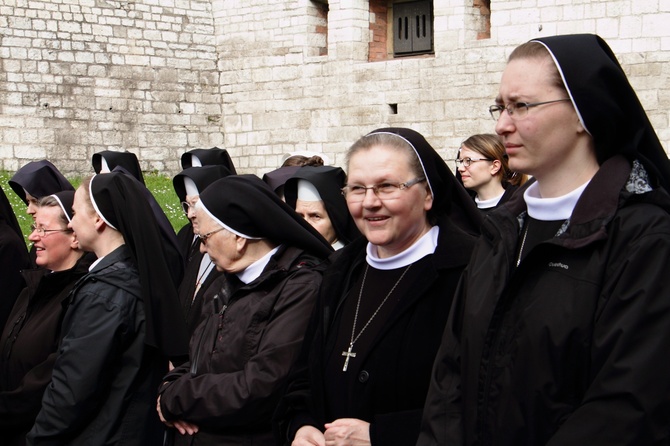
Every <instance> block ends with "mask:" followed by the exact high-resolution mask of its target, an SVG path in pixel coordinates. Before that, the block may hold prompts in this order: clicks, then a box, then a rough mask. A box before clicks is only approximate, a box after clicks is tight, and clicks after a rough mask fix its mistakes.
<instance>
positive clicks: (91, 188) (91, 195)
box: [88, 175, 118, 231]
mask: <svg viewBox="0 0 670 446" xmlns="http://www.w3.org/2000/svg"><path fill="white" fill-rule="evenodd" d="M96 176H97V175H93V176H92V177H91V182H90V183H88V195H89V196H90V197H91V203H92V204H93V209H95V212H96V214H98V215H99V216H100V218H102V221H104V222H105V223H106V224H107V226H109V227H110V228H112V229H114V230H117V231H118V229H116V226H114V225H113V224H111V223H110V222H109V220H107V219H106V218H105V216H104V215H102V212H100V209H99V208H98V204H97V203H96V202H95V198H94V197H93V180H94V179H95V177H96Z"/></svg>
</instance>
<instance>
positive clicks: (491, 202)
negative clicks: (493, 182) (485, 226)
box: [475, 191, 505, 209]
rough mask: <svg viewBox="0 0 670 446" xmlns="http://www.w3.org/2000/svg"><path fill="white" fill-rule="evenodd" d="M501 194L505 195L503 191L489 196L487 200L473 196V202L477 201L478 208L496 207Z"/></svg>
mask: <svg viewBox="0 0 670 446" xmlns="http://www.w3.org/2000/svg"><path fill="white" fill-rule="evenodd" d="M503 195H505V191H503V193H502V194H500V195H498V196H497V197H493V198H489V199H488V200H480V199H479V197H475V203H477V208H478V209H488V208H493V207H496V205H497V204H498V202H499V201H500V199H501V198H502V196H503Z"/></svg>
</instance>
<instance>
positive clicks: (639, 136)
mask: <svg viewBox="0 0 670 446" xmlns="http://www.w3.org/2000/svg"><path fill="white" fill-rule="evenodd" d="M534 41H536V42H539V43H541V44H542V45H544V46H545V47H546V48H547V50H549V52H550V54H551V55H552V57H553V59H554V61H555V63H556V66H557V68H558V70H559V72H560V73H561V76H562V78H563V82H564V84H565V87H566V89H567V90H568V94H569V95H570V99H571V100H572V103H573V105H574V107H575V110H577V114H578V115H579V118H580V120H581V121H582V124H583V126H584V128H585V129H586V130H587V131H588V132H589V134H590V135H591V136H592V137H593V141H594V143H595V147H596V156H597V158H598V162H599V163H600V164H602V163H603V162H605V160H607V159H608V158H611V157H612V156H614V155H617V154H621V155H623V156H625V157H626V158H627V159H628V160H629V161H632V160H634V159H638V160H639V161H640V162H641V163H642V165H643V166H644V168H645V169H646V170H647V172H648V173H650V174H651V175H652V180H653V181H654V182H658V183H659V184H660V185H661V186H662V187H663V188H664V189H665V190H666V191H668V190H670V189H669V187H670V161H668V156H667V154H666V152H665V150H664V149H663V146H662V145H661V142H660V141H659V139H658V136H657V135H656V132H655V131H654V128H653V127H652V125H651V123H650V122H649V118H648V117H647V113H646V112H645V111H644V108H642V105H641V104H640V100H639V99H638V97H637V94H636V93H635V90H633V88H632V87H631V85H630V83H629V82H628V78H627V77H626V74H625V73H624V71H623V69H622V68H621V65H619V62H618V60H617V58H616V56H615V55H614V53H613V52H612V50H611V49H610V48H609V46H608V45H607V43H606V42H605V41H604V40H603V39H602V38H600V37H599V36H597V35H594V34H574V35H565V36H552V37H542V38H539V39H535V40H534ZM587 61H588V62H587Z"/></svg>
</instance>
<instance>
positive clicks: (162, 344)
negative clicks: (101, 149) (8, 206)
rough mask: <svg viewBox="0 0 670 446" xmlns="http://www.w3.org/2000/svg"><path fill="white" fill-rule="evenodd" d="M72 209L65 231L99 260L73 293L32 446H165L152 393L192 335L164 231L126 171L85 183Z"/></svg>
mask: <svg viewBox="0 0 670 446" xmlns="http://www.w3.org/2000/svg"><path fill="white" fill-rule="evenodd" d="M72 208H73V214H74V215H73V217H72V221H70V223H69V224H68V228H70V229H72V230H73V231H74V233H75V235H76V237H77V241H78V243H79V246H80V248H81V249H82V250H85V251H88V252H93V253H95V255H96V256H97V258H98V259H97V260H96V262H95V263H93V264H92V265H91V267H90V269H89V271H88V273H87V274H86V275H85V276H83V277H82V278H81V279H80V280H79V281H78V282H77V283H76V285H75V287H74V288H73V290H72V292H71V293H70V296H69V299H68V301H67V310H66V313H65V317H64V319H63V323H62V329H61V330H62V331H61V332H62V340H61V342H60V345H59V350H58V352H59V354H58V357H57V358H56V362H55V364H54V367H53V373H52V376H51V383H50V384H49V385H48V386H47V388H46V391H45V392H44V396H43V398H42V408H41V410H40V412H39V413H38V415H37V419H36V421H35V424H34V426H33V427H32V429H31V431H30V432H29V434H28V436H27V439H28V443H29V444H32V445H41V444H124V445H138V446H139V445H149V444H159V442H160V441H161V440H162V437H163V432H162V431H163V430H162V427H161V424H160V421H159V420H158V417H157V416H156V413H155V411H154V410H153V408H154V404H155V400H156V389H157V387H158V384H159V383H160V379H161V377H162V376H163V375H164V374H165V372H166V371H167V370H168V359H171V360H173V361H175V360H177V359H179V360H182V358H183V357H184V356H185V355H186V352H187V342H188V336H187V334H186V324H185V322H184V319H183V317H182V315H181V311H180V309H179V301H178V298H177V290H176V287H175V286H174V285H173V283H172V281H171V280H166V277H168V276H169V267H168V264H167V262H166V260H165V258H166V251H165V249H164V246H163V242H162V239H161V237H160V235H159V232H160V231H159V230H158V224H157V222H156V220H155V218H154V215H153V213H152V211H151V209H150V208H149V206H148V204H147V202H146V200H144V199H143V198H142V192H141V189H140V185H139V182H138V181H136V180H135V179H132V178H131V177H130V176H128V175H126V174H123V173H120V172H112V173H105V174H98V175H95V176H93V177H91V178H88V179H85V180H84V181H83V182H82V184H81V185H80V186H79V188H78V189H77V191H76V193H75V197H74V203H73V206H72Z"/></svg>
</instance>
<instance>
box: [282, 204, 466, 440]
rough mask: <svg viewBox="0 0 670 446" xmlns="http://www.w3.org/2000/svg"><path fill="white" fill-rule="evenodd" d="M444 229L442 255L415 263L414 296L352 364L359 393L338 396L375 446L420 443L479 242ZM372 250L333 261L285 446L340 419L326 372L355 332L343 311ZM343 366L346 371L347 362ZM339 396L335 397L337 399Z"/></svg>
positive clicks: (292, 392) (286, 411) (360, 245)
mask: <svg viewBox="0 0 670 446" xmlns="http://www.w3.org/2000/svg"><path fill="white" fill-rule="evenodd" d="M438 226H439V228H440V232H439V236H438V242H437V248H436V250H435V253H434V254H432V255H429V256H427V257H426V258H424V259H422V260H420V261H419V262H417V264H416V265H414V266H418V265H421V268H416V270H415V272H416V273H418V274H416V275H414V273H412V275H411V277H409V279H410V280H408V282H407V283H406V284H405V285H406V286H408V287H409V288H408V289H409V290H411V292H408V293H405V294H404V295H403V296H402V297H401V298H400V299H401V300H400V302H398V303H397V304H396V305H395V308H394V309H393V310H392V312H391V314H390V315H389V317H388V318H387V320H386V323H385V324H384V327H382V328H381V329H380V330H379V331H378V332H377V333H376V335H375V336H374V339H373V340H372V341H371V343H370V347H369V348H368V349H366V351H365V352H364V351H361V354H360V355H357V356H356V358H354V359H352V360H351V362H350V363H349V368H348V369H347V372H346V373H347V374H351V375H352V376H353V377H356V379H353V380H350V381H349V382H350V383H351V384H352V385H353V387H352V388H348V389H344V388H341V389H340V390H341V392H340V393H339V395H340V397H341V398H342V399H345V400H346V401H341V402H339V403H335V404H336V405H337V406H339V407H345V406H347V405H348V407H349V414H350V417H354V418H360V419H362V420H365V421H368V422H370V423H371V427H370V435H371V439H372V444H373V445H394V446H403V445H413V444H414V442H415V441H416V438H417V436H418V432H419V424H420V420H421V412H422V408H423V403H424V397H425V395H426V392H427V389H428V383H429V377H430V372H431V370H432V365H433V359H434V357H435V353H436V352H437V350H438V348H439V345H440V339H439V338H440V334H441V333H442V332H443V329H444V326H445V324H446V321H447V317H448V315H449V308H450V306H451V301H452V298H453V293H454V291H455V289H456V285H457V283H458V280H459V277H460V275H461V271H462V270H463V268H465V265H466V264H467V261H468V259H469V258H470V253H471V251H472V248H473V246H474V243H475V237H473V236H472V235H469V234H467V233H465V232H464V231H462V230H461V229H459V228H457V227H456V226H455V225H454V224H453V223H452V222H451V221H450V220H449V219H448V218H446V216H443V217H442V218H441V219H440V221H439V222H438ZM366 245H367V241H366V240H365V239H364V238H359V239H357V240H355V241H354V242H352V243H350V244H349V245H347V246H345V247H344V248H342V249H340V250H339V251H336V252H335V253H334V254H333V255H332V256H331V257H330V259H329V260H330V262H331V265H329V266H328V267H327V269H326V271H325V273H324V277H323V284H322V285H321V290H320V294H319V300H318V301H317V308H316V309H315V312H314V314H313V315H312V318H311V320H310V325H309V326H308V329H307V334H306V335H305V343H304V346H303V352H302V354H301V357H300V359H299V361H298V364H297V366H296V368H295V369H294V372H293V373H292V376H291V379H290V381H289V382H290V384H289V387H288V389H287V392H286V395H285V397H284V398H283V399H282V402H281V404H280V405H279V407H278V409H277V412H276V414H275V421H276V423H277V434H278V441H277V442H278V444H287V445H288V444H291V441H292V440H293V436H294V435H295V432H296V431H297V429H298V428H300V427H301V426H304V425H311V426H314V427H316V428H317V429H320V430H323V429H324V427H323V425H324V423H327V422H331V421H333V420H332V419H329V418H327V415H326V408H327V407H329V406H331V405H332V404H333V403H332V402H329V401H326V390H325V389H326V387H327V386H330V385H332V384H333V383H331V382H330V381H327V376H326V374H325V373H324V368H325V367H326V365H325V363H326V361H327V360H328V358H330V357H331V355H333V354H334V355H337V354H339V355H341V352H342V350H343V347H346V346H343V345H341V343H339V342H338V336H339V334H338V331H339V330H345V331H347V330H351V323H352V322H351V320H347V321H346V322H344V321H343V318H344V316H343V314H342V312H343V311H344V306H345V305H347V303H346V301H347V300H349V299H354V300H355V299H356V298H357V294H356V291H357V289H356V283H358V282H360V278H361V276H362V275H363V272H364V269H365V265H366V261H365V255H366V253H365V247H366ZM414 266H413V267H412V268H414ZM410 271H411V270H410ZM408 274H409V273H408ZM403 280H404V279H403ZM340 321H342V322H340ZM343 327H344V328H343ZM349 334H351V332H350V331H349ZM333 352H334V353H333ZM340 358H341V361H342V360H343V359H344V358H343V357H342V356H340ZM339 364H340V371H341V367H342V364H343V363H342V362H340V363H339ZM342 373H345V372H342ZM334 390H335V389H331V390H330V391H329V392H328V393H329V394H336V395H338V394H337V393H335V392H334Z"/></svg>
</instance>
